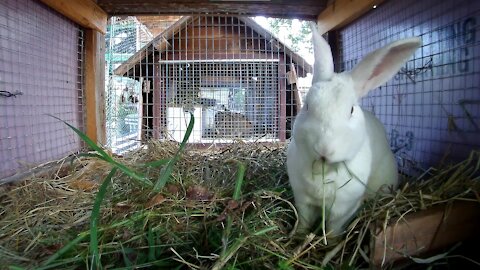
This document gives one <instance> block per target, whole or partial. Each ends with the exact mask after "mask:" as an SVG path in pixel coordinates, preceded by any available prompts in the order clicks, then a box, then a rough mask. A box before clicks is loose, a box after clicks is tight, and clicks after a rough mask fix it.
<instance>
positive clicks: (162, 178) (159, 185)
mask: <svg viewBox="0 0 480 270" xmlns="http://www.w3.org/2000/svg"><path fill="white" fill-rule="evenodd" d="M194 124H195V118H194V116H193V113H190V123H188V127H187V132H186V133H185V136H184V137H183V140H182V143H180V147H179V148H178V150H177V152H176V153H175V156H174V157H173V158H172V159H170V160H169V162H168V163H167V166H166V167H165V169H164V170H163V172H162V174H161V175H160V178H159V179H158V181H157V182H156V183H155V186H154V187H153V191H155V192H158V191H160V189H162V188H163V187H164V186H165V184H166V183H167V181H168V179H169V178H170V175H171V174H172V170H173V166H174V165H175V163H176V162H177V160H178V159H179V158H180V153H181V152H182V151H183V149H184V148H185V145H186V144H187V141H188V138H190V134H192V130H193V125H194Z"/></svg>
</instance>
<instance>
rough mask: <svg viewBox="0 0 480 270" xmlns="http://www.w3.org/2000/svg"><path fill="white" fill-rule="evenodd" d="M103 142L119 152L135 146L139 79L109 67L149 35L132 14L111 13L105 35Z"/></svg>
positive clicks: (148, 39)
mask: <svg viewBox="0 0 480 270" xmlns="http://www.w3.org/2000/svg"><path fill="white" fill-rule="evenodd" d="M105 39H106V48H107V51H106V56H105V61H106V69H107V70H106V74H108V75H107V78H106V99H105V102H106V132H107V146H109V147H110V148H111V149H112V150H113V151H114V152H116V153H123V152H126V151H128V150H132V149H135V148H137V147H138V146H139V134H140V133H139V131H140V123H139V118H140V116H139V113H140V103H139V101H140V100H139V99H141V89H142V82H140V81H136V80H133V79H131V78H128V77H121V76H115V75H113V70H114V69H115V68H117V67H118V66H119V65H120V64H121V63H122V62H124V61H126V60H127V59H128V58H129V57H131V56H132V55H133V54H134V53H135V52H137V51H138V50H139V49H140V48H141V47H142V46H144V45H145V44H146V43H147V42H149V41H150V40H151V39H152V35H151V34H150V32H149V31H148V30H146V28H145V26H143V25H142V24H140V23H139V22H138V21H137V20H136V18H135V17H127V18H116V17H112V18H111V19H110V23H109V25H108V31H107V35H106V38H105Z"/></svg>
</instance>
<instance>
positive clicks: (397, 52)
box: [351, 37, 422, 98]
mask: <svg viewBox="0 0 480 270" xmlns="http://www.w3.org/2000/svg"><path fill="white" fill-rule="evenodd" d="M421 44H422V41H421V39H420V38H418V37H415V38H409V39H404V40H399V41H395V42H393V43H390V44H388V45H387V46H385V47H383V48H381V49H378V50H376V51H373V52H372V53H370V54H368V55H367V56H366V57H365V58H364V59H363V60H362V61H361V62H360V63H359V64H358V65H357V66H356V67H355V68H354V69H353V70H352V72H351V75H352V78H353V81H354V83H355V90H356V91H357V96H358V97H359V98H360V97H363V96H364V95H366V94H367V93H368V91H370V90H371V89H374V88H376V87H378V86H380V85H382V84H384V83H385V82H387V81H388V80H389V79H390V78H391V77H393V76H394V75H395V74H396V73H397V72H398V70H399V69H400V68H401V67H402V66H403V65H404V64H405V62H407V60H408V58H410V56H411V55H412V54H413V53H414V52H415V50H416V49H417V48H418V47H420V46H421Z"/></svg>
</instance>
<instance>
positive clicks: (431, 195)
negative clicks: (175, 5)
mask: <svg viewBox="0 0 480 270" xmlns="http://www.w3.org/2000/svg"><path fill="white" fill-rule="evenodd" d="M177 149H178V145H177V144H175V143H169V142H165V143H158V142H150V143H149V144H148V145H147V147H144V148H142V149H141V150H138V151H136V152H133V153H130V154H129V155H128V156H125V157H115V159H116V160H118V161H121V162H122V163H123V164H125V165H127V166H129V167H131V168H133V169H135V170H143V174H144V175H145V176H146V177H147V178H149V179H152V181H155V180H156V179H157V178H158V177H159V175H160V174H161V173H162V169H161V168H150V167H149V168H144V167H141V166H139V164H143V163H146V162H149V161H154V160H158V159H164V158H170V157H172V156H173V155H174V153H175V151H176V150H177ZM239 162H240V164H243V165H245V167H246V171H245V176H244V177H243V178H242V179H243V183H242V184H241V196H240V198H239V199H238V200H235V199H233V196H234V190H235V187H236V186H239V185H238V184H239V183H238V181H239V180H238V177H237V176H238V175H237V173H238V170H239V167H238V166H237V165H238V164H239ZM59 163H60V164H61V165H60V166H59V167H58V169H57V170H56V171H55V172H54V173H53V174H49V175H44V176H40V177H39V176H37V177H32V178H30V179H26V180H25V181H23V182H20V183H16V184H14V185H12V184H10V185H2V186H0V265H1V267H6V266H19V267H25V268H31V269H42V268H43V269H48V268H50V269H84V268H86V267H91V266H92V265H91V263H92V262H91V254H90V252H89V247H90V246H89V241H90V234H91V232H90V227H89V226H90V217H91V213H92V206H93V202H94V200H95V196H96V194H97V191H98V189H99V186H100V185H101V184H102V181H103V179H104V178H105V177H106V176H107V174H108V172H109V171H110V170H111V165H110V164H109V163H107V162H105V161H102V160H98V159H95V158H89V157H78V158H75V159H74V161H73V162H72V164H70V163H69V162H67V161H66V160H63V161H59ZM479 167H480V154H479V153H477V152H472V154H471V156H470V157H469V158H468V159H467V160H465V161H463V162H461V163H458V164H454V165H451V166H447V167H445V168H444V169H442V170H434V169H431V170H429V171H426V172H425V173H424V174H423V175H422V176H421V177H419V178H418V179H409V180H414V181H407V182H406V184H404V185H402V187H401V188H400V189H399V190H397V191H394V192H392V193H391V194H383V195H381V196H378V197H377V198H375V199H372V200H369V201H367V202H366V203H365V204H364V206H363V207H362V209H361V210H360V212H359V213H358V215H357V217H356V219H355V220H353V221H352V223H351V225H350V226H349V228H348V231H347V233H346V234H345V235H344V236H343V238H341V239H334V240H331V239H329V241H328V245H325V242H326V241H325V240H326V239H325V238H324V236H322V235H314V234H310V235H298V234H296V235H293V234H292V232H293V231H295V222H296V219H297V216H296V211H295V208H294V206H293V204H292V202H293V197H292V194H291V191H290V189H289V186H288V177H287V175H286V170H285V145H284V144H269V145H262V144H245V143H241V142H238V143H235V144H232V145H230V146H227V147H223V148H212V149H203V150H198V149H193V148H187V150H186V151H185V152H184V153H183V154H182V156H181V158H180V159H179V160H178V162H177V163H176V164H175V167H174V169H173V172H172V175H171V177H170V180H169V182H168V183H167V185H166V186H165V187H164V188H163V189H162V190H161V192H159V193H155V192H152V190H151V189H149V188H145V187H142V186H140V185H138V184H137V183H136V182H134V181H132V180H131V179H130V178H129V177H127V176H125V175H124V174H122V173H120V172H117V173H116V174H115V175H114V176H113V178H112V180H111V181H112V184H111V185H110V187H109V188H108V190H107V193H106V196H105V197H104V200H103V203H102V205H101V211H100V220H99V224H98V245H99V250H100V254H101V262H102V265H103V267H104V268H106V269H133V267H134V266H135V267H136V268H137V269H141V268H150V269H321V268H322V266H324V267H325V268H326V269H337V268H339V267H344V268H345V269H357V268H367V267H368V266H369V252H370V251H369V248H368V237H369V230H370V228H371V227H372V226H377V227H380V228H381V227H384V226H385V225H386V224H387V223H388V222H390V221H391V220H394V219H397V218H400V217H403V216H404V214H406V213H409V212H416V211H420V210H423V209H427V208H429V207H431V206H433V205H436V204H440V203H448V202H451V201H454V200H470V201H477V202H478V201H480V197H479V193H478V192H479V190H480V185H479V179H478V177H479ZM330 240H331V241H330ZM67 247H68V248H67ZM59 254H60V255H59ZM52 256H53V257H54V258H52Z"/></svg>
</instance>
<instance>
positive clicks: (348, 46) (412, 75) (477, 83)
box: [337, 0, 480, 174]
mask: <svg viewBox="0 0 480 270" xmlns="http://www.w3.org/2000/svg"><path fill="white" fill-rule="evenodd" d="M479 23H480V1H468V0H466V1H454V0H448V1H434V0H425V1H415V0H406V1H392V0H390V1H385V3H384V4H382V5H380V6H378V7H377V8H376V9H374V10H372V11H371V12H370V13H368V14H367V15H366V16H364V17H362V18H361V19H359V20H357V21H356V22H354V23H352V24H350V25H349V26H347V27H345V28H343V29H341V30H340V31H338V37H339V40H338V41H337V42H338V44H339V45H338V50H339V55H338V57H337V64H338V65H337V69H338V70H350V69H352V68H353V67H354V66H355V64H356V63H357V62H358V61H360V60H361V59H362V57H364V56H365V55H366V54H367V53H368V52H370V51H372V50H374V49H376V48H380V47H381V46H384V45H386V44H387V43H389V42H392V41H395V40H398V39H401V38H406V37H411V36H419V37H420V38H421V39H422V42H423V45H422V47H421V48H420V49H418V50H417V51H416V53H415V55H414V56H413V57H412V59H411V60H410V61H408V63H407V64H406V65H405V66H404V67H403V68H402V69H401V70H400V72H399V73H398V74H397V75H396V76H395V77H394V78H393V79H392V80H390V81H389V82H388V83H387V84H386V85H384V86H381V87H380V88H379V89H377V90H375V91H372V92H371V93H370V94H369V95H368V96H367V97H366V98H364V99H363V100H362V103H363V104H362V105H363V107H364V108H366V109H368V110H370V111H372V112H374V113H375V115H376V116H377V117H378V118H379V119H380V120H381V121H382V122H383V123H384V125H385V127H386V130H387V133H388V137H389V139H390V144H391V147H392V149H393V151H394V152H395V154H396V157H397V159H398V163H399V165H400V169H401V170H402V171H403V172H406V173H411V174H415V173H417V172H421V171H422V170H423V169H426V168H428V167H430V166H432V165H438V164H439V163H443V162H445V161H456V160H461V159H463V158H465V157H466V156H467V154H468V153H469V152H470V151H471V150H472V149H478V148H479V147H480V140H479V133H480V129H479V125H480V121H479V119H480V91H479V90H480V43H479V41H478V40H479V37H480V33H479V29H480V28H479Z"/></svg>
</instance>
